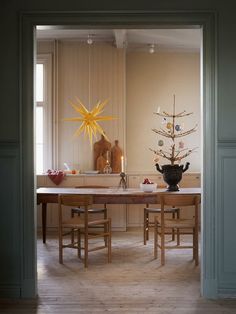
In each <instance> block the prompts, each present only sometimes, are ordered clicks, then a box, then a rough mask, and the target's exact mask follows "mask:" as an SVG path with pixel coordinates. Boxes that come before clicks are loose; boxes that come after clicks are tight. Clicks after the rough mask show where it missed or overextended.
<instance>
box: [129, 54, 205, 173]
mask: <svg viewBox="0 0 236 314" xmlns="http://www.w3.org/2000/svg"><path fill="white" fill-rule="evenodd" d="M126 89H127V98H126V106H127V116H126V141H127V143H126V145H127V169H128V171H153V170H154V169H155V167H154V162H153V159H154V157H155V156H154V154H153V153H152V152H151V151H150V150H149V148H153V149H156V148H158V146H157V142H158V139H163V140H164V141H165V142H166V143H169V142H168V139H166V138H161V137H160V136H157V135H156V134H155V133H154V132H153V131H151V129H152V128H160V127H162V124H161V121H162V119H161V118H159V117H157V116H156V115H154V114H153V112H155V111H157V108H158V106H160V107H161V111H162V110H163V109H164V110H166V111H167V112H171V111H172V107H173V95H174V94H175V95H176V111H177V112H179V111H183V110H186V111H188V112H193V113H194V114H193V115H191V116H189V117H185V118H184V119H182V120H181V119H179V122H180V123H181V122H182V121H184V129H185V130H187V129H190V128H192V127H193V126H194V125H195V124H196V123H197V124H198V130H197V132H196V133H193V134H191V135H189V136H187V137H185V138H182V140H183V141H184V143H185V147H188V148H193V147H198V149H197V152H195V153H193V154H191V155H190V156H189V157H187V158H186V159H183V162H186V161H189V162H190V169H189V171H190V172H200V171H201V165H200V156H201V143H200V55H199V54H198V53H173V52H169V53H168V52H166V53H164V52H157V53H154V54H148V53H141V52H131V53H128V54H127V60H126ZM163 163H169V162H168V161H167V160H164V161H163V160H160V164H163Z"/></svg>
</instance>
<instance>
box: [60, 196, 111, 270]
mask: <svg viewBox="0 0 236 314" xmlns="http://www.w3.org/2000/svg"><path fill="white" fill-rule="evenodd" d="M58 204H59V205H58V206H59V262H60V263H63V249H64V248H74V249H77V251H78V257H79V258H81V259H82V256H81V250H84V257H83V261H84V266H85V267H86V268H87V267H88V253H89V252H91V251H96V250H100V249H104V248H106V249H107V256H108V262H111V219H110V218H107V219H103V218H102V219H96V220H90V217H89V208H90V206H91V205H92V204H93V198H92V196H89V195H78V194H71V195H70V194H66V195H63V194H61V195H59V196H58ZM65 206H70V207H78V208H83V210H84V212H83V213H84V215H83V217H81V216H74V217H70V216H69V218H64V217H65V216H64V215H63V211H64V210H66V208H65ZM67 210H68V208H67ZM101 226H102V227H103V229H97V228H96V229H92V230H91V227H101ZM72 233H73V234H75V233H77V240H76V241H75V240H73V241H72V237H69V239H67V241H68V240H70V241H69V243H67V244H65V243H64V241H63V237H64V236H66V235H71V234H72ZM81 235H82V236H83V241H81ZM94 238H103V239H104V238H105V239H106V242H105V244H103V245H100V246H97V244H94V243H93V247H92V248H90V246H89V240H90V239H94ZM73 239H74V238H73ZM82 242H83V246H82Z"/></svg>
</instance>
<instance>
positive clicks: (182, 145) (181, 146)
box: [179, 141, 184, 149]
mask: <svg viewBox="0 0 236 314" xmlns="http://www.w3.org/2000/svg"><path fill="white" fill-rule="evenodd" d="M179 148H180V149H181V148H184V142H183V141H180V142H179Z"/></svg>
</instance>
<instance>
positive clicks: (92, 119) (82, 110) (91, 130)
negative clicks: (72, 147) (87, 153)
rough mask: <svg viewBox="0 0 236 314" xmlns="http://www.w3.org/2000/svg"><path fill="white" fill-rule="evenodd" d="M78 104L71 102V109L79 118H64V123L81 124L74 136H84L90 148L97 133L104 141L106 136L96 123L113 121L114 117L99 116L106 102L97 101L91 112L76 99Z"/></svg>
mask: <svg viewBox="0 0 236 314" xmlns="http://www.w3.org/2000/svg"><path fill="white" fill-rule="evenodd" d="M76 100H77V102H78V104H79V106H78V104H75V103H73V102H71V105H72V107H73V108H74V109H75V111H77V112H78V113H79V114H80V115H81V116H80V117H76V118H66V119H64V120H65V121H79V122H82V124H81V126H80V127H79V128H78V129H77V130H76V132H75V134H74V135H75V136H79V135H80V134H81V133H84V135H85V136H88V138H89V141H90V144H91V146H92V143H93V137H94V138H96V137H97V133H100V134H102V135H103V136H104V137H105V138H106V139H107V136H106V134H105V132H104V131H103V129H102V127H101V126H100V125H99V124H98V121H107V120H114V119H116V118H115V117H112V116H101V115H100V114H101V113H102V112H103V111H104V107H105V105H106V104H107V102H108V100H104V101H103V102H101V101H98V102H97V104H96V105H95V106H94V108H93V109H92V110H88V109H87V108H86V107H85V106H84V105H83V103H82V102H81V101H80V100H79V99H78V98H77V99H76Z"/></svg>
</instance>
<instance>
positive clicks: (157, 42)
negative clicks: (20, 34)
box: [36, 26, 202, 52]
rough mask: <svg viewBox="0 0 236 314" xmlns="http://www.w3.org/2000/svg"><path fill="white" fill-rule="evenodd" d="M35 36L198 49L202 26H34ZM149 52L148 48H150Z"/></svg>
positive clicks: (163, 48)
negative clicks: (165, 27) (147, 27)
mask: <svg viewBox="0 0 236 314" xmlns="http://www.w3.org/2000/svg"><path fill="white" fill-rule="evenodd" d="M36 36H37V39H38V40H42V39H46V40H49V39H64V40H78V41H84V42H87V41H88V39H90V41H92V43H96V42H110V43H112V44H114V45H115V46H116V47H117V48H124V47H125V48H127V49H128V50H147V49H150V47H154V52H155V51H166V50H174V51H190V52H192V51H200V47H201V37H202V35H201V29H200V28H194V29H174V28H173V29H171V28H169V29H77V28H75V27H73V28H72V27H68V28H65V27H62V26H61V27H60V26H37V30H36ZM150 52H151V51H150Z"/></svg>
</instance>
